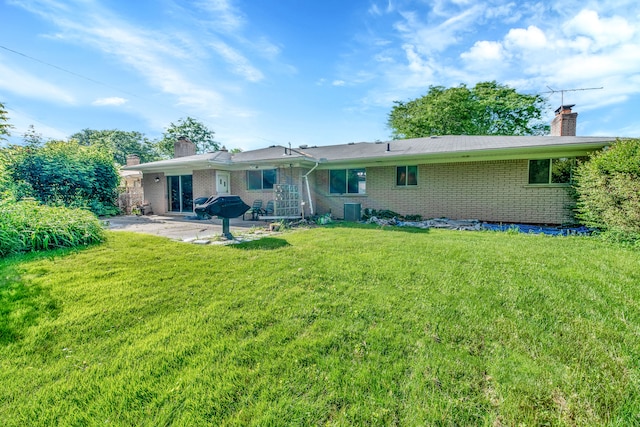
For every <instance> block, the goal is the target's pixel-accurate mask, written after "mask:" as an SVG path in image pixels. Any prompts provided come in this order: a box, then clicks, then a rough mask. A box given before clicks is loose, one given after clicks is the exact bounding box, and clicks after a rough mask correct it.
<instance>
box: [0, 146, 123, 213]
mask: <svg viewBox="0 0 640 427" xmlns="http://www.w3.org/2000/svg"><path fill="white" fill-rule="evenodd" d="M0 163H2V169H3V170H4V173H2V174H1V175H4V178H3V179H2V177H1V176H0V191H2V190H5V191H9V192H10V193H12V194H14V195H15V197H16V199H22V198H25V197H33V198H34V199H36V200H38V201H40V202H42V203H45V204H48V205H53V206H59V205H63V206H68V207H73V208H79V207H81V208H87V209H90V210H91V211H92V212H93V213H95V214H96V215H113V214H117V213H118V208H117V187H118V184H119V181H120V177H119V175H118V171H117V169H116V167H115V165H114V163H113V158H112V155H111V153H110V152H108V151H107V150H105V149H103V148H101V147H85V146H81V145H79V144H78V143H77V142H75V141H69V142H65V141H49V142H47V143H46V144H45V145H43V146H38V145H28V146H10V147H8V148H6V149H3V150H0Z"/></svg>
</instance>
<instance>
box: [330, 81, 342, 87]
mask: <svg viewBox="0 0 640 427" xmlns="http://www.w3.org/2000/svg"><path fill="white" fill-rule="evenodd" d="M331 84H332V85H333V86H344V85H345V84H346V83H345V81H344V80H334V81H333V82H332V83H331Z"/></svg>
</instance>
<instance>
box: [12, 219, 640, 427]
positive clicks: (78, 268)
mask: <svg viewBox="0 0 640 427" xmlns="http://www.w3.org/2000/svg"><path fill="white" fill-rule="evenodd" d="M0 268H1V273H0V322H1V324H0V333H1V334H2V335H1V336H0V417H1V418H2V425H4V426H24V425H42V426H51V425H64V426H72V425H110V426H133V425H135V426H161V425H172V426H204V425H215V426H252V425H254V426H281V425H282V426H287V425H290V426H302V425H305V426H306V425H314V426H315V425H319V426H351V425H356V426H367V425H370V426H390V425H402V426H423V425H443V426H444V425H487V426H512V425H527V426H538V425H560V426H562V425H566V426H574V425H580V426H582V425H585V426H586V425H589V426H592V425H612V426H613V425H619V426H623V425H624V426H626V425H638V424H640V388H639V387H640V306H639V304H640V286H639V285H640V253H639V252H637V251H635V252H634V251H631V250H626V249H623V248H618V247H613V246H607V245H605V244H603V243H601V242H598V241H596V240H592V239H588V238H557V237H545V236H533V235H514V234H507V233H491V232H453V231H438V230H436V231H431V232H409V231H403V230H389V229H378V228H371V227H354V228H349V227H335V228H319V229H313V230H304V231H296V232H291V233H286V234H282V235H279V236H274V237H269V238H265V239H262V240H259V241H255V242H251V243H245V244H241V245H235V246H226V247H221V246H206V247H203V246H196V245H190V244H184V243H178V242H172V241H169V240H166V239H162V238H159V237H154V236H145V235H135V234H130V233H109V234H108V236H107V241H106V243H104V244H102V245H99V246H93V247H90V248H88V249H85V250H77V251H70V250H66V251H58V252H51V253H48V254H32V255H27V256H23V257H14V258H10V259H7V260H4V261H0Z"/></svg>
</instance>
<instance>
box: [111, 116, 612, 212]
mask: <svg viewBox="0 0 640 427" xmlns="http://www.w3.org/2000/svg"><path fill="white" fill-rule="evenodd" d="M571 107H573V105H566V106H561V107H560V108H558V110H556V116H555V118H554V120H553V122H552V125H551V136H433V137H430V138H416V139H406V140H394V141H389V142H360V143H349V144H341V145H328V146H319V147H308V146H304V145H302V146H300V147H298V148H294V149H291V148H289V147H283V146H271V147H268V148H263V149H258V150H251V151H245V152H241V153H234V154H231V153H229V152H227V151H226V150H224V149H223V150H221V151H216V152H212V153H206V154H195V146H194V144H193V143H191V142H190V141H189V140H186V139H180V140H178V141H176V143H175V155H176V157H175V158H173V159H169V160H162V161H157V162H151V163H143V164H139V165H131V166H127V167H125V168H124V169H125V170H136V171H141V172H142V174H143V178H142V183H143V188H144V199H145V200H146V201H147V202H148V203H150V204H151V208H152V210H153V212H154V213H155V214H160V215H162V214H168V213H189V214H191V213H192V212H193V200H194V199H196V198H198V197H207V196H212V195H223V194H235V195H238V196H240V197H241V198H242V199H243V200H244V201H245V202H246V203H247V204H248V205H252V203H253V201H254V200H256V199H260V200H263V201H264V203H265V204H266V203H267V201H269V200H274V201H275V203H274V205H275V211H274V213H273V214H272V215H273V216H279V217H286V216H298V217H300V216H310V215H314V214H325V213H328V212H331V213H332V215H333V216H334V218H342V217H343V213H344V212H345V204H349V205H348V206H347V207H353V206H357V205H360V207H361V208H363V209H365V208H372V209H390V210H393V211H395V212H398V213H400V214H402V215H416V214H419V215H421V216H422V217H423V218H439V217H447V218H451V219H479V220H483V221H488V222H519V223H531V224H561V223H564V222H566V221H567V220H568V219H569V218H570V217H569V210H568V206H569V205H570V203H571V200H570V198H569V195H568V192H567V188H568V186H569V181H570V179H571V169H572V167H573V165H574V164H575V160H576V159H579V158H581V157H583V156H586V155H588V154H589V153H590V152H592V151H594V150H600V149H603V148H604V147H606V146H608V145H610V144H611V143H613V142H614V141H615V138H613V137H577V136H575V130H576V117H577V113H572V112H571ZM263 207H264V205H263Z"/></svg>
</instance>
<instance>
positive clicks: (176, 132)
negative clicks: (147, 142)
mask: <svg viewBox="0 0 640 427" xmlns="http://www.w3.org/2000/svg"><path fill="white" fill-rule="evenodd" d="M214 135H215V132H214V131H212V130H209V129H208V128H207V127H206V126H205V125H204V124H202V123H200V122H199V121H197V120H195V119H193V118H191V117H187V118H186V119H180V120H178V123H171V124H170V125H169V127H168V128H167V130H166V132H164V133H163V134H162V139H161V140H160V141H159V142H158V150H159V151H160V152H161V153H162V154H163V155H165V156H167V157H173V154H174V152H173V144H174V142H175V141H176V140H177V139H178V138H179V137H181V136H184V137H187V138H188V139H190V140H191V142H193V143H194V144H196V153H199V154H200V153H207V152H209V151H217V150H219V149H220V144H219V143H217V142H216V141H215V140H214V139H213V136H214Z"/></svg>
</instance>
